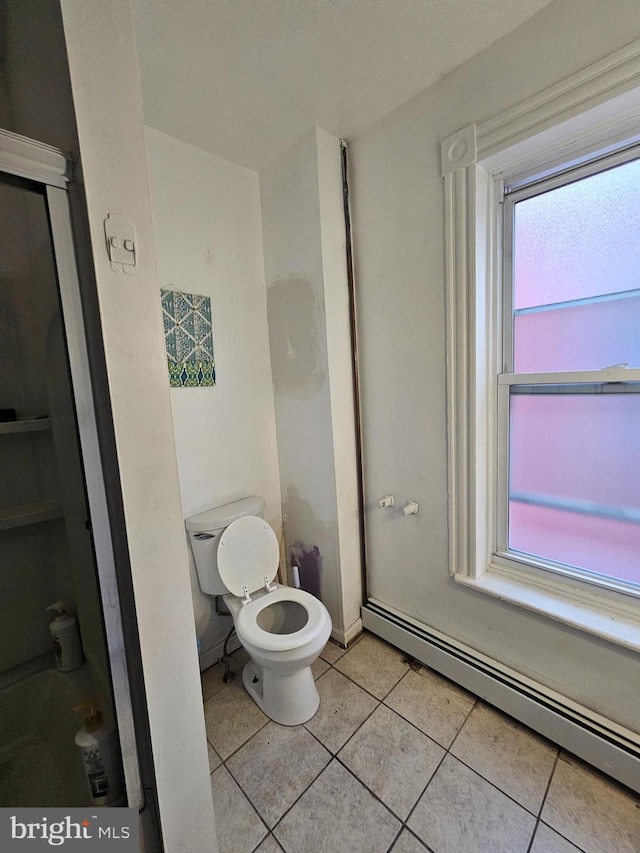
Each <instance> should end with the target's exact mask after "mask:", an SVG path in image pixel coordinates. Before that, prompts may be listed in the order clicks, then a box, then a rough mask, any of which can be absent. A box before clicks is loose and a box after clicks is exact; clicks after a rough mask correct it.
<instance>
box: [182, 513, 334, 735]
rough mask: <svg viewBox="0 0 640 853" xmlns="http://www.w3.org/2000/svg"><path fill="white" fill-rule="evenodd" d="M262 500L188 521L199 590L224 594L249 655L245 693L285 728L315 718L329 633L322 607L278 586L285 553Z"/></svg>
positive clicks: (244, 674) (303, 594)
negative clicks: (318, 666)
mask: <svg viewBox="0 0 640 853" xmlns="http://www.w3.org/2000/svg"><path fill="white" fill-rule="evenodd" d="M263 509H264V500H263V499H262V498H260V497H255V496H254V497H251V498H244V499H243V500H240V501H235V502H233V503H230V504H224V505H223V506H219V507H214V508H212V509H210V510H206V511H205V512H201V513H199V514H198V515H193V516H191V517H189V518H187V519H186V520H185V526H186V528H187V533H188V536H189V542H190V545H191V549H192V553H193V558H194V562H195V566H196V572H197V575H198V581H199V583H200V588H201V590H202V592H204V593H206V594H208V595H223V596H224V601H225V603H226V605H227V607H228V608H229V612H230V613H231V615H232V617H233V622H234V625H235V629H236V634H237V635H238V640H239V641H240V642H241V643H242V645H243V646H244V648H245V649H246V651H247V653H248V654H249V656H250V657H251V660H250V661H249V663H247V664H246V665H245V667H244V670H243V672H242V682H243V684H244V687H245V689H246V691H247V693H248V694H249V695H250V696H251V698H252V699H253V700H254V701H255V703H256V704H257V705H258V706H259V707H260V708H261V709H262V710H263V711H264V713H265V714H266V715H267V716H268V717H271V719H272V720H275V721H276V722H277V723H282V724H283V725H285V726H296V725H299V724H300V723H304V722H306V721H307V720H309V719H311V717H313V715H314V714H315V712H316V711H317V710H318V706H319V704H320V696H319V695H318V690H317V688H316V685H315V682H314V679H313V675H312V673H311V664H312V663H313V662H314V661H315V659H316V658H317V657H318V655H319V654H320V652H321V651H322V649H323V648H324V646H325V643H326V642H327V640H328V639H329V634H330V633H331V618H330V617H329V613H328V611H327V609H326V607H325V606H324V604H323V603H322V602H321V601H319V600H318V599H317V598H315V597H314V596H313V595H311V594H310V593H308V592H305V591H304V590H301V589H293V588H291V587H287V586H281V585H279V584H274V583H273V579H274V578H275V576H276V573H277V570H278V562H279V558H280V549H279V546H278V540H277V538H276V535H275V533H274V532H273V530H272V528H271V527H270V526H269V524H267V522H266V521H265V520H264V519H263V518H260V517H258V516H259V515H260V514H261V513H262V511H263Z"/></svg>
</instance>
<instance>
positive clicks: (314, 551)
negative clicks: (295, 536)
mask: <svg viewBox="0 0 640 853" xmlns="http://www.w3.org/2000/svg"><path fill="white" fill-rule="evenodd" d="M290 566H291V568H293V567H294V566H297V568H298V575H299V577H300V588H301V589H303V590H305V592H310V593H311V595H315V597H316V598H318V599H320V601H322V595H321V594H320V573H321V571H322V557H321V556H320V550H319V549H318V546H317V545H313V546H312V547H311V549H310V550H309V551H306V550H305V549H304V547H303V546H302V543H300V542H296V544H295V545H293V547H292V548H291V558H290Z"/></svg>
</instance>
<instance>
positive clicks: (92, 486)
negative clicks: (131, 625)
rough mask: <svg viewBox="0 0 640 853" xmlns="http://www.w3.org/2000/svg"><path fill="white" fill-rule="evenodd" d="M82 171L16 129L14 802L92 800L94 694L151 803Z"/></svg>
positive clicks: (2, 165)
mask: <svg viewBox="0 0 640 853" xmlns="http://www.w3.org/2000/svg"><path fill="white" fill-rule="evenodd" d="M66 170H67V163H66V161H65V158H64V156H63V155H62V154H61V153H60V152H58V151H56V150H54V149H52V148H49V147H48V146H44V145H41V144H39V143H36V142H32V141H31V140H27V139H24V138H22V137H18V136H16V135H15V134H12V133H8V132H5V131H0V593H1V594H0V715H1V719H2V723H3V725H2V736H1V737H2V742H1V743H0V806H10V807H18V806H33V807H37V806H40V807H48V806H61V807H72V806H84V805H88V804H89V803H90V802H91V799H90V797H91V793H92V792H91V790H90V788H89V786H88V784H87V780H86V778H85V776H84V771H83V766H82V762H81V757H80V754H79V751H78V749H77V747H76V746H75V743H74V735H75V733H76V732H77V731H78V730H79V729H80V728H81V726H82V723H83V716H82V714H79V713H77V712H76V711H74V708H76V706H78V705H80V704H82V703H83V702H91V703H92V704H97V705H99V706H100V709H101V711H102V713H103V716H104V718H105V720H106V721H107V723H108V724H109V725H111V724H113V725H114V726H116V727H117V730H118V734H119V740H120V748H121V756H119V757H118V760H120V763H121V770H122V774H121V778H120V780H113V779H112V780H110V781H111V783H112V791H111V793H113V792H114V790H121V796H120V797H119V798H118V799H116V800H115V801H114V803H113V804H114V805H129V806H134V807H137V808H139V809H140V808H142V807H143V805H144V797H143V791H142V785H141V781H140V772H139V764H138V755H137V747H136V738H135V733H134V728H133V716H132V703H131V698H130V690H129V679H128V673H127V663H126V660H125V654H124V642H123V634H122V627H121V613H120V604H119V598H118V591H117V587H116V579H115V571H114V559H113V552H112V545H111V533H110V526H109V517H108V513H107V503H106V492H105V486H104V478H103V471H102V467H101V461H100V448H99V444H98V435H97V428H96V417H95V411H94V404H93V394H92V385H91V377H90V372H89V362H88V355H87V349H86V336H85V328H84V322H83V313H82V305H81V298H80V288H79V282H78V276H77V271H76V265H75V255H74V245H73V235H72V229H71V219H70V211H69V203H68V196H67V191H66V184H67V176H66ZM56 601H63V602H64V603H65V605H66V607H67V608H68V609H69V611H70V612H71V613H73V614H75V615H76V616H77V621H78V625H79V630H80V636H81V644H82V652H83V663H82V664H81V665H80V666H79V667H77V668H74V669H73V670H72V671H59V670H58V668H57V667H56V659H55V656H54V653H53V645H52V641H51V637H50V635H49V629H48V622H49V621H50V620H51V618H52V615H51V613H47V611H46V608H47V607H48V606H49V605H51V604H53V603H54V602H56ZM114 782H116V785H115V786H114V785H113V783H114ZM118 783H119V784H118ZM103 784H104V780H103ZM97 790H98V789H97V788H95V789H94V790H93V794H94V796H96V792H97Z"/></svg>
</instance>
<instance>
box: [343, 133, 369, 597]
mask: <svg viewBox="0 0 640 853" xmlns="http://www.w3.org/2000/svg"><path fill="white" fill-rule="evenodd" d="M340 153H341V157H342V201H343V205H344V227H345V234H346V244H347V288H348V290H349V326H350V330H351V362H352V368H353V370H352V373H353V409H354V414H355V433H356V434H355V439H356V470H357V477H358V520H359V523H360V564H361V567H362V577H361V583H362V603H363V604H366V602H367V599H368V597H369V596H368V593H367V547H366V540H365V525H364V475H363V462H362V419H361V409H360V373H359V369H358V326H357V322H356V288H355V279H354V275H353V246H352V243H351V213H350V210H349V172H348V159H347V143H346V140H344V139H341V140H340Z"/></svg>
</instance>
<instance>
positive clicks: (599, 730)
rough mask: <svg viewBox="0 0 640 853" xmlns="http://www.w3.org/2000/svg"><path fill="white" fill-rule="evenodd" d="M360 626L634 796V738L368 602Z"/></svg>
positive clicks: (638, 771) (638, 765)
mask: <svg viewBox="0 0 640 853" xmlns="http://www.w3.org/2000/svg"><path fill="white" fill-rule="evenodd" d="M362 624H363V627H364V628H365V629H366V630H368V631H371V632H372V633H373V634H376V635H377V636H378V637H381V638H382V639H383V640H386V641H387V642H388V643H391V644H392V645H393V646H396V647H397V648H399V649H401V650H402V651H404V652H406V654H407V655H409V656H410V657H412V658H415V659H416V660H418V661H420V662H421V663H423V664H425V665H426V666H428V667H430V668H431V669H434V670H435V671H436V672H439V673H441V674H442V675H444V676H445V677H446V678H448V679H450V680H451V681H453V682H455V683H456V684H459V685H460V686H461V687H463V688H465V689H466V690H468V691H469V692H471V693H475V694H476V696H479V697H480V698H481V699H484V700H485V701H486V702H488V703H489V704H490V705H493V706H494V707H496V708H498V709H499V710H501V711H503V712H504V713H506V714H509V715H510V716H512V717H513V718H514V719H516V720H519V721H520V722H521V723H523V724H524V725H526V726H528V727H529V728H531V729H533V730H534V731H536V732H538V733H539V734H541V735H542V736H543V737H546V738H548V739H549V740H551V741H553V742H554V743H557V744H558V745H559V746H561V747H563V748H564V749H566V750H568V751H569V752H572V753H573V754H574V755H577V756H578V757H579V758H582V759H583V760H584V761H586V762H587V763H589V764H591V765H593V766H594V767H597V768H598V769H599V770H602V771H603V772H604V773H606V774H607V775H609V776H611V777H612V778H613V779H616V780H618V781H619V782H621V783H622V784H623V785H626V786H627V787H629V788H631V789H632V790H634V791H637V792H640V735H638V734H637V733H635V732H632V731H630V730H629V729H626V728H624V727H623V726H620V725H618V724H617V723H614V722H613V721H611V720H608V719H607V718H605V717H602V716H599V715H598V714H596V713H594V712H593V711H591V710H589V709H588V708H585V707H584V706H582V705H579V704H577V703H575V702H572V701H571V700H569V699H567V698H566V697H564V696H562V695H560V694H559V693H556V692H554V691H553V690H550V689H548V688H547V687H545V686H543V685H542V684H539V683H538V682H535V681H533V680H531V679H528V678H527V677H525V676H523V675H521V674H520V673H517V672H515V670H512V669H509V668H508V667H505V666H503V665H502V664H500V663H498V662H497V661H495V660H492V659H491V658H488V657H485V656H484V655H482V654H481V653H479V652H477V651H475V650H474V649H472V648H470V647H469V646H465V645H464V644H462V643H458V642H457V641H456V640H454V639H452V638H451V637H447V636H446V635H444V634H441V633H440V632H438V631H435V630H433V629H431V628H428V627H427V626H425V625H422V624H421V623H420V622H417V621H414V620H413V619H410V618H408V617H406V616H404V615H402V614H400V613H398V612H397V611H395V610H393V609H392V608H390V607H388V606H387V605H384V604H382V603H381V602H379V601H375V600H374V599H369V601H368V602H367V603H366V604H365V605H364V606H363V608H362Z"/></svg>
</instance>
